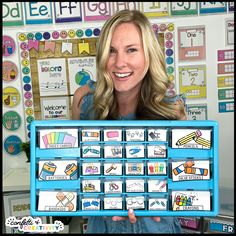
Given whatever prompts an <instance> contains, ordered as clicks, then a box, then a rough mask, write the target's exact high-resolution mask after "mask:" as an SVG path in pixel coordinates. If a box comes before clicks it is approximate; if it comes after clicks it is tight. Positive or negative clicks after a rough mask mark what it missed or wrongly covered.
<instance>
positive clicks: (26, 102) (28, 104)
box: [25, 99, 33, 107]
mask: <svg viewBox="0 0 236 236" xmlns="http://www.w3.org/2000/svg"><path fill="white" fill-rule="evenodd" d="M32 105H33V102H32V101H31V100H29V99H27V100H25V106H26V107H32Z"/></svg>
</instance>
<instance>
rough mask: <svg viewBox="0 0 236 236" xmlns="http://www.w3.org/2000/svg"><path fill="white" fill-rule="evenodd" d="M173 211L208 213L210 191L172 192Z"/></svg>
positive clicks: (209, 208)
mask: <svg viewBox="0 0 236 236" xmlns="http://www.w3.org/2000/svg"><path fill="white" fill-rule="evenodd" d="M172 210H173V211H210V210H211V197H210V191H172Z"/></svg>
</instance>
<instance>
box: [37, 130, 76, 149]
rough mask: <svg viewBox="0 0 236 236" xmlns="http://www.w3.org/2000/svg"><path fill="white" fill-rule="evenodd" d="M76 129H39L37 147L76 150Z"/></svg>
mask: <svg viewBox="0 0 236 236" xmlns="http://www.w3.org/2000/svg"><path fill="white" fill-rule="evenodd" d="M78 132H79V131H78V130H77V129H41V130H39V134H40V142H39V147H40V148H42V149H44V148H76V147H78Z"/></svg>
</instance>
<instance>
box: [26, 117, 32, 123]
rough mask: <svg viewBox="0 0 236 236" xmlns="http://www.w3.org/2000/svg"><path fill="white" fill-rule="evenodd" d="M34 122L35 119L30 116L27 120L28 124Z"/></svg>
mask: <svg viewBox="0 0 236 236" xmlns="http://www.w3.org/2000/svg"><path fill="white" fill-rule="evenodd" d="M33 120H34V117H33V116H28V117H27V118H26V121H27V123H31V122H32V121H33Z"/></svg>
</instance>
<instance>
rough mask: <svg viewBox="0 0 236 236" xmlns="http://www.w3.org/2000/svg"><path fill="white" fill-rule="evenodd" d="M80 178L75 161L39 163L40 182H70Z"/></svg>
mask: <svg viewBox="0 0 236 236" xmlns="http://www.w3.org/2000/svg"><path fill="white" fill-rule="evenodd" d="M77 178H78V166H77V161H75V160H66V161H64V160H51V161H39V180H67V179H68V180H70V179H77Z"/></svg>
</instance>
